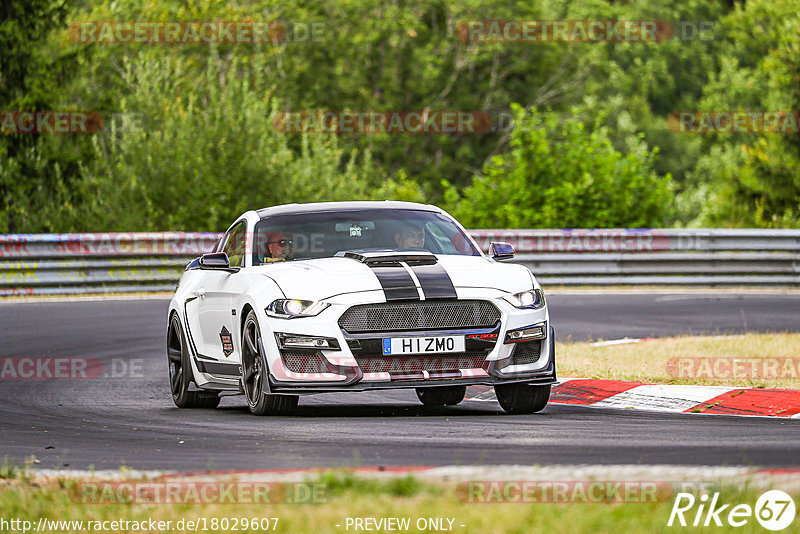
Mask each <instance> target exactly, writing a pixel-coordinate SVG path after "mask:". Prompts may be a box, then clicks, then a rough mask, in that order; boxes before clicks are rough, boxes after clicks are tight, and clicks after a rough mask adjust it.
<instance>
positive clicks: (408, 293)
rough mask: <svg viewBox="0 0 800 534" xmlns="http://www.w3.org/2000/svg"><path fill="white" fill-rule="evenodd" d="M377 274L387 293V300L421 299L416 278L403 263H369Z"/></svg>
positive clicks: (384, 291)
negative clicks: (412, 276)
mask: <svg viewBox="0 0 800 534" xmlns="http://www.w3.org/2000/svg"><path fill="white" fill-rule="evenodd" d="M369 267H370V269H372V272H373V273H375V276H377V277H378V282H380V284H381V287H382V288H383V293H384V294H385V295H386V301H387V302H391V301H395V300H419V292H418V291H417V285H416V284H415V283H414V279H413V278H411V275H410V274H408V271H406V270H405V268H404V267H403V266H402V265H399V264H395V265H386V264H383V265H369Z"/></svg>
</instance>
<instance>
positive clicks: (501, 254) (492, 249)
mask: <svg viewBox="0 0 800 534" xmlns="http://www.w3.org/2000/svg"><path fill="white" fill-rule="evenodd" d="M489 255H490V256H491V257H492V259H494V260H498V261H500V260H510V259H511V258H513V257H514V247H512V246H511V245H510V244H509V243H503V242H496V243H495V242H492V243H490V244H489Z"/></svg>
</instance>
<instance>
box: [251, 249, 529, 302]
mask: <svg viewBox="0 0 800 534" xmlns="http://www.w3.org/2000/svg"><path fill="white" fill-rule="evenodd" d="M437 258H438V264H439V265H440V266H441V267H442V268H443V269H444V271H445V272H446V273H447V275H448V276H449V277H450V280H451V282H452V283H453V286H454V287H455V288H456V289H458V288H490V289H497V290H500V291H506V292H509V293H516V292H519V291H524V290H525V289H529V288H530V287H531V275H530V272H529V271H528V269H527V268H526V267H524V266H522V265H515V264H507V263H498V262H495V261H492V260H489V259H487V258H485V257H480V256H454V255H442V256H437ZM255 269H257V270H258V271H260V273H261V274H263V275H265V276H269V277H270V278H272V279H273V280H275V282H276V283H277V284H278V285H279V286H280V288H281V290H282V291H283V293H284V294H285V295H286V296H287V297H288V298H296V299H303V300H320V299H324V298H329V297H332V296H334V295H342V294H346V293H359V292H363V291H382V290H383V286H382V285H381V283H380V281H379V280H378V277H377V276H376V275H375V273H374V272H373V270H372V268H370V267H369V266H368V265H366V264H364V263H361V262H359V261H357V260H354V259H351V258H320V259H315V260H301V261H293V262H285V263H284V262H280V263H271V264H265V265H261V266H258V267H255ZM418 287H419V286H418Z"/></svg>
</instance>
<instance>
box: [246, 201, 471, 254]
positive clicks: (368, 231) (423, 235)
mask: <svg viewBox="0 0 800 534" xmlns="http://www.w3.org/2000/svg"><path fill="white" fill-rule="evenodd" d="M254 238H255V239H254V241H253V243H254V247H253V265H260V264H262V263H269V262H273V261H292V260H302V259H313V258H329V257H332V256H335V255H336V253H337V252H342V251H345V250H363V249H394V250H427V251H430V252H432V253H434V254H456V255H465V256H480V252H478V250H477V249H476V248H475V246H474V245H473V244H472V243H471V242H470V240H469V238H468V237H467V236H466V235H465V234H464V232H463V231H462V230H461V229H459V227H458V226H457V225H456V224H455V223H454V222H453V221H452V220H451V219H449V218H448V217H445V216H443V215H440V214H438V213H433V212H429V211H417V210H388V209H364V210H348V211H330V212H316V213H297V214H291V215H274V216H272V217H266V218H264V219H262V220H260V221H259V222H258V223H256V227H255V236H254Z"/></svg>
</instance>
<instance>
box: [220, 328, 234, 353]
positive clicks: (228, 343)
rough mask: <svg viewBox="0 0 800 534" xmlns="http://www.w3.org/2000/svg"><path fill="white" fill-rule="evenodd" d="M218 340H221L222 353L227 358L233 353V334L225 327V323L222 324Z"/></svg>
mask: <svg viewBox="0 0 800 534" xmlns="http://www.w3.org/2000/svg"><path fill="white" fill-rule="evenodd" d="M219 340H220V341H222V353H223V354H224V355H225V357H226V358H227V357H228V356H230V355H231V354H233V336H232V335H231V333H230V332H228V329H227V328H225V325H223V326H222V331H220V333H219Z"/></svg>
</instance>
